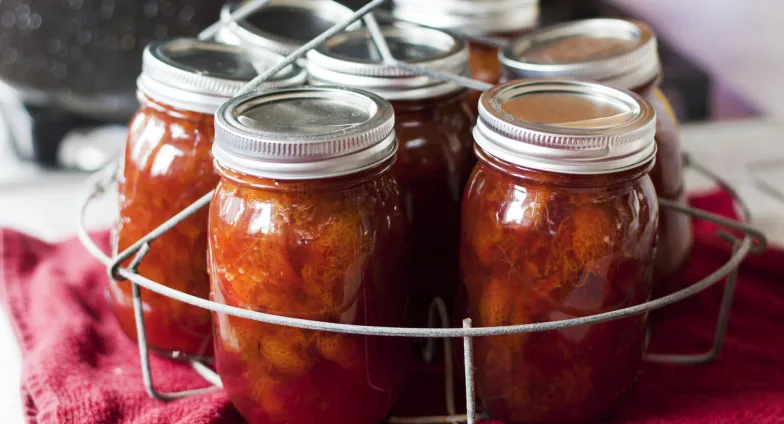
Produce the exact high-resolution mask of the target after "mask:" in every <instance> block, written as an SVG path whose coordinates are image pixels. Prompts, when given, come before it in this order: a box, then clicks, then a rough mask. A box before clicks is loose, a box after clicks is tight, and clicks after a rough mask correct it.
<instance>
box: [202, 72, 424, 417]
mask: <svg viewBox="0 0 784 424" xmlns="http://www.w3.org/2000/svg"><path fill="white" fill-rule="evenodd" d="M393 127H394V112H393V110H392V106H391V105H390V104H389V103H388V102H386V101H385V100H383V99H382V98H380V97H378V96H375V95H373V94H370V93H365V92H362V91H359V90H352V89H345V88H338V87H322V88H316V87H304V88H299V89H285V90H272V91H266V92H264V93H262V94H250V95H245V96H240V97H238V98H236V99H233V100H231V101H229V102H227V103H226V104H225V105H223V106H222V107H221V109H220V110H218V112H217V113H216V142H215V146H214V148H213V154H214V156H215V160H216V167H217V169H218V172H219V173H220V175H221V182H220V184H219V185H218V188H217V190H216V192H215V196H214V198H213V201H212V205H211V208H210V226H209V262H210V266H209V268H210V275H211V282H212V291H211V293H212V296H213V297H214V300H215V301H216V302H219V303H224V304H227V305H231V306H236V307H241V308H245V309H251V310H255V311H259V312H265V313H271V314H277V315H284V316H289V317H296V318H304V319H309V320H316V321H326V322H334V323H343V324H355V325H369V326H396V327H399V326H402V325H403V324H405V319H406V317H405V314H406V302H407V297H408V292H409V282H408V279H407V266H406V259H407V258H406V256H407V252H406V220H405V215H404V214H403V210H402V206H401V200H402V199H401V195H400V191H399V188H398V185H397V182H396V181H395V179H394V177H393V176H392V172H391V168H392V165H393V163H394V160H395V153H396V150H397V142H396V139H395V132H394V128H393ZM213 322H214V332H215V356H216V363H217V370H218V373H219V374H220V377H221V380H222V382H223V387H224V389H226V392H227V393H228V395H229V399H231V401H232V402H233V403H234V404H235V406H236V407H237V409H238V410H239V411H240V412H241V413H242V414H243V415H244V416H245V418H247V419H248V420H249V421H250V422H251V423H265V424H274V423H281V424H282V423H320V424H338V423H339V424H369V423H374V422H379V421H381V420H382V419H383V418H384V417H385V416H386V415H387V413H388V412H389V410H390V408H391V406H392V403H393V402H394V401H395V400H396V399H397V397H398V395H399V393H400V390H401V385H402V380H403V375H402V372H403V365H404V360H405V353H406V352H407V351H408V341H407V340H406V339H403V338H397V337H370V336H360V335H349V334H342V333H331V332H321V331H313V330H304V329H299V328H292V327H282V326H277V325H272V324H265V323H261V322H256V321H251V320H247V319H243V318H237V317H233V316H230V315H226V314H220V313H215V314H214V321H213Z"/></svg>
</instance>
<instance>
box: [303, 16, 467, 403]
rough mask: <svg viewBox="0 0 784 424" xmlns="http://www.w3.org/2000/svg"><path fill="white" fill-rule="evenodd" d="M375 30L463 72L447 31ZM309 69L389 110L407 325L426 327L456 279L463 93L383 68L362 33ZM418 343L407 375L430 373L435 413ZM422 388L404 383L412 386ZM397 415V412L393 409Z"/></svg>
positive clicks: (320, 54) (320, 55) (339, 41)
mask: <svg viewBox="0 0 784 424" xmlns="http://www.w3.org/2000/svg"><path fill="white" fill-rule="evenodd" d="M381 30H382V33H383V34H384V36H385V39H386V40H387V43H388V44H389V48H390V50H391V52H392V54H393V56H394V57H395V58H397V59H399V60H403V61H406V62H409V63H412V64H415V65H417V66H422V67H426V68H428V69H433V70H438V71H442V72H449V73H454V74H460V75H466V74H467V72H468V49H467V47H466V44H465V42H463V41H461V40H458V39H455V38H454V37H452V36H451V35H449V34H446V33H444V32H441V31H438V30H434V29H428V28H422V27H419V26H414V25H401V26H395V27H393V26H383V27H382V29H381ZM307 68H308V77H309V79H310V82H311V83H312V84H336V85H345V86H351V87H356V88H361V89H365V90H368V91H371V92H373V93H375V94H378V95H380V96H382V97H384V98H385V99H386V100H388V101H389V102H390V103H391V104H392V106H393V107H394V109H395V131H396V133H397V138H398V141H399V143H400V148H399V150H398V155H397V162H396V163H395V166H394V168H393V173H394V175H395V177H396V178H397V180H398V181H399V183H400V185H401V189H402V192H403V199H404V208H405V209H404V210H405V213H406V216H407V217H408V221H409V240H410V241H411V260H410V264H411V269H412V271H414V272H413V273H412V276H411V278H412V283H413V286H412V296H411V307H410V320H409V324H410V325H413V326H416V327H427V326H428V313H429V308H430V304H431V302H432V301H433V298H435V297H440V298H441V299H443V300H444V302H445V304H446V307H447V310H448V312H450V313H451V312H452V308H453V304H454V299H455V296H456V294H457V290H458V286H459V281H460V278H459V241H460V240H459V234H460V224H459V220H460V201H461V198H462V194H463V189H464V187H465V182H466V181H467V179H468V175H469V174H470V172H471V169H472V167H473V165H474V163H475V161H476V159H475V156H474V153H473V138H472V137H471V127H472V126H473V123H474V122H475V115H474V114H472V113H471V112H470V107H469V106H468V104H467V103H466V94H467V92H468V91H467V90H466V89H465V88H463V87H461V86H458V85H455V84H451V83H444V82H442V81H440V80H436V79H433V78H430V77H424V76H420V75H415V74H411V73H409V72H404V71H401V70H399V69H397V68H392V67H389V66H385V65H384V64H382V63H381V60H380V56H379V53H378V52H377V51H376V49H375V47H374V44H373V42H372V39H371V37H370V34H369V33H368V31H367V30H365V29H363V30H358V31H351V32H344V33H341V34H338V35H336V36H335V37H333V38H332V39H330V40H329V41H327V42H326V43H324V45H323V46H321V47H320V48H318V49H316V50H313V51H311V52H310V53H309V54H308V66H307ZM435 324H436V325H440V323H438V322H436V323H435ZM422 343H424V341H421V340H417V343H415V344H414V355H415V358H418V361H416V362H414V364H415V366H416V367H417V368H416V371H415V372H414V373H413V374H417V373H418V372H420V371H421V373H424V374H428V375H431V376H432V379H429V381H430V383H432V385H433V386H435V387H436V391H435V393H438V395H437V396H436V398H435V400H434V402H432V406H433V411H432V413H435V414H441V413H443V411H444V410H443V402H444V396H443V387H444V385H443V382H442V380H443V377H444V376H443V372H444V366H443V362H442V361H441V359H440V356H439V359H438V360H435V361H432V364H430V365H428V364H426V363H424V362H423V361H422V355H421V348H422V347H423V346H422ZM415 378H419V377H415ZM420 383H422V381H417V382H412V383H410V384H411V385H414V386H417V388H418V387H419V386H422V384H420ZM425 392H427V394H428V395H430V396H432V395H433V394H434V391H432V390H425ZM411 393H415V391H414V389H409V388H408V387H407V389H406V393H405V395H404V396H405V397H406V398H408V397H412V396H411ZM413 397H415V398H419V397H420V396H419V395H417V394H414V395H413ZM405 401H406V399H403V400H402V402H405ZM395 413H396V414H398V413H400V412H399V411H398V410H397V409H396V411H395Z"/></svg>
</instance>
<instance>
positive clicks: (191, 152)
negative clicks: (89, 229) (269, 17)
mask: <svg viewBox="0 0 784 424" xmlns="http://www.w3.org/2000/svg"><path fill="white" fill-rule="evenodd" d="M281 59H282V58H281V57H280V56H279V55H277V54H274V53H263V54H262V53H261V52H259V53H252V54H251V53H249V52H246V51H244V50H241V49H239V48H235V47H228V46H224V45H221V44H217V43H210V42H201V41H196V40H190V39H181V40H173V41H167V42H156V43H152V44H151V45H150V46H148V47H147V49H146V51H145V55H144V72H143V73H142V75H141V77H140V78H139V83H138V85H139V90H138V97H139V101H140V103H141V107H140V109H139V111H138V112H137V113H136V115H135V116H134V118H133V120H132V122H131V124H130V126H129V130H128V138H127V142H126V148H125V156H124V160H123V161H122V169H121V170H120V173H119V200H120V204H119V219H118V221H117V223H116V225H115V227H114V234H113V249H114V251H115V253H117V252H122V251H123V250H125V249H127V248H128V247H130V246H131V245H133V244H134V243H136V242H137V241H138V240H139V239H141V238H142V237H144V236H145V235H147V234H148V233H149V232H150V231H152V230H154V229H155V228H157V227H158V226H159V225H161V224H163V223H164V222H165V221H166V220H168V219H169V218H171V217H172V216H174V215H175V214H177V213H178V212H179V211H180V210H182V209H184V208H185V207H187V206H189V205H190V204H192V203H193V202H195V201H196V200H198V199H199V198H201V197H202V196H204V195H205V194H207V193H209V192H210V191H211V190H212V189H213V188H215V186H216V185H217V183H218V180H219V178H218V175H217V173H216V172H215V170H214V169H213V166H212V161H213V158H212V153H211V149H212V143H213V138H214V131H215V130H214V119H213V113H214V112H215V110H216V109H217V108H218V106H219V105H220V104H221V103H222V102H224V101H226V100H228V99H229V98H230V97H231V96H232V95H233V94H235V93H236V92H237V91H238V90H239V89H240V88H241V87H242V85H243V84H245V83H246V82H248V81H250V79H252V78H253V77H254V76H255V75H256V70H255V68H254V66H258V65H259V64H268V65H272V64H275V63H276V62H277V61H279V60H281ZM302 82H304V72H303V70H302V69H301V68H297V67H290V68H288V69H287V70H285V71H284V72H283V73H281V74H278V75H276V76H275V77H273V78H272V80H271V81H270V84H272V85H273V86H274V85H284V86H289V85H300V84H302ZM207 216H208V212H207V210H206V209H203V210H200V211H197V212H196V213H195V214H193V215H192V216H190V217H189V218H187V219H185V220H184V221H182V222H181V223H179V224H177V225H176V226H175V227H174V228H172V229H171V230H169V231H167V232H166V233H164V234H163V235H162V236H161V237H159V238H158V239H156V240H155V241H154V242H153V243H151V245H150V246H151V248H150V251H149V253H148V254H147V256H145V258H144V260H142V262H141V263H140V265H139V267H138V272H139V273H140V274H141V275H142V276H144V277H146V278H149V279H151V280H153V281H156V282H160V283H162V284H164V285H166V286H168V287H171V288H174V289H176V290H179V291H182V292H185V293H188V294H191V295H194V296H198V297H202V298H207V296H208V294H209V275H208V274H207V261H206V252H207ZM125 265H127V262H126V264H125ZM141 291H142V301H143V305H144V306H143V308H144V309H143V312H144V320H145V323H146V337H147V343H148V345H149V346H150V347H151V348H152V349H153V350H155V351H157V352H159V353H161V354H163V355H166V356H171V357H175V358H181V357H184V356H189V357H199V356H210V355H211V352H212V325H211V318H210V312H209V311H207V310H205V309H201V308H197V307H195V306H190V305H187V304H185V303H182V302H179V301H177V300H174V299H171V298H169V297H167V296H163V295H160V294H157V293H154V292H151V291H148V290H145V289H141ZM109 292H110V295H111V303H112V307H113V310H114V313H115V315H116V316H117V319H118V322H119V323H120V326H121V327H122V329H123V331H124V332H125V333H126V334H128V335H129V336H130V337H132V338H134V339H135V338H136V323H135V320H134V313H133V295H132V291H131V285H130V283H129V282H127V281H123V282H117V281H111V282H110V289H109Z"/></svg>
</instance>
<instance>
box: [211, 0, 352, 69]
mask: <svg viewBox="0 0 784 424" xmlns="http://www.w3.org/2000/svg"><path fill="white" fill-rule="evenodd" d="M245 3H248V0H241V1H239V0H232V1H228V2H226V4H225V5H224V6H223V9H222V10H221V20H223V21H224V22H226V25H225V26H224V27H223V28H222V29H221V30H220V31H219V32H218V35H217V36H216V39H217V40H218V41H220V42H223V43H226V44H231V45H237V46H242V47H245V48H258V49H263V50H269V51H273V52H276V53H280V54H283V55H289V54H291V53H293V52H294V51H295V50H296V49H298V48H299V47H300V46H302V45H303V44H305V43H307V42H308V41H310V40H312V39H313V38H315V37H316V36H318V35H320V34H321V33H322V32H324V31H326V30H328V29H329V28H330V27H331V26H333V25H335V24H337V23H339V22H341V21H343V20H346V19H348V18H349V16H351V14H352V13H353V12H352V10H351V9H349V8H348V7H346V6H344V5H342V4H340V3H338V2H335V1H333V0H270V1H269V2H268V3H267V4H266V5H265V6H264V7H263V8H261V9H259V10H257V11H255V12H254V13H252V14H250V15H249V16H248V17H247V18H245V19H242V20H240V21H232V20H231V13H232V12H233V11H235V10H236V9H237V8H238V7H240V6H241V5H243V4H245ZM361 25H362V24H361V23H359V22H356V23H354V24H352V25H351V26H349V29H358V28H359V27H360V26H361ZM298 63H302V64H304V60H301V61H298Z"/></svg>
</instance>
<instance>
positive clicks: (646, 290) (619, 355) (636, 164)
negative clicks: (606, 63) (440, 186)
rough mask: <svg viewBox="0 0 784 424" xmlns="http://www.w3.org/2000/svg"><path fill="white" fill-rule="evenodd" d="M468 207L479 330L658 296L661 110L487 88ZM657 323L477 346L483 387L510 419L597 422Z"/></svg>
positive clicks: (595, 93)
mask: <svg viewBox="0 0 784 424" xmlns="http://www.w3.org/2000/svg"><path fill="white" fill-rule="evenodd" d="M479 108H480V109H479V111H480V119H479V122H478V123H477V126H476V128H475V129H474V137H475V139H476V145H477V147H476V151H477V154H478V155H479V163H478V165H477V166H476V168H475V169H474V173H473V174H472V176H471V179H470V181H469V183H468V187H467V189H466V194H465V197H464V200H463V215H462V218H463V220H462V253H461V266H462V273H463V283H464V284H463V289H464V295H465V301H466V305H467V314H468V316H469V317H470V318H472V319H473V322H474V324H475V325H476V326H507V325H517V324H531V323H538V322H547V321H554V320H563V319H568V318H576V317H584V316H588V315H593V314H598V313H602V312H608V311H611V310H615V309H619V308H624V307H628V306H632V305H637V304H640V303H643V302H645V301H647V300H648V299H649V297H650V294H651V288H652V283H651V277H652V271H653V260H654V249H655V243H656V225H657V220H658V206H657V205H658V204H657V199H656V193H655V191H654V188H653V184H652V183H651V179H650V178H649V176H648V173H649V171H650V170H651V168H652V166H653V163H654V157H655V154H656V144H655V142H654V133H655V125H656V122H655V121H656V118H655V111H654V109H653V107H652V106H650V105H649V104H648V103H647V102H645V101H644V100H643V99H642V98H641V97H640V96H637V95H635V94H633V93H631V92H627V91H621V90H616V89H613V88H609V87H606V86H603V85H600V84H596V83H588V82H576V81H567V80H547V79H545V80H530V81H511V82H508V83H505V84H501V85H499V86H496V87H494V88H493V89H491V90H489V91H487V92H485V93H484V94H483V95H482V99H481V102H480V105H479ZM645 322H646V317H645V316H644V315H637V316H632V317H628V318H623V319H619V320H614V321H605V322H599V323H595V324H588V325H582V326H577V327H569V328H563V329H558V330H551V331H544V332H534V333H524V334H517V335H506V336H494V337H481V338H477V339H475V341H474V345H475V366H476V371H475V373H476V385H477V386H476V387H477V391H478V394H479V397H480V399H481V401H482V403H483V405H484V408H485V409H486V410H487V412H488V413H489V414H490V416H492V417H493V418H495V419H498V420H500V421H503V422H505V423H509V424H517V423H521V424H523V423H524V424H528V423H555V422H559V423H560V422H595V420H597V419H600V418H601V417H602V416H603V415H604V414H606V413H607V412H608V410H610V409H611V407H612V406H613V405H614V404H615V403H616V402H617V401H618V400H619V398H620V396H622V395H623V393H624V392H626V391H627V390H628V389H629V387H630V386H631V385H632V383H633V382H634V381H635V379H636V377H637V374H638V371H639V367H640V364H641V362H642V350H643V336H644V328H645Z"/></svg>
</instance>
